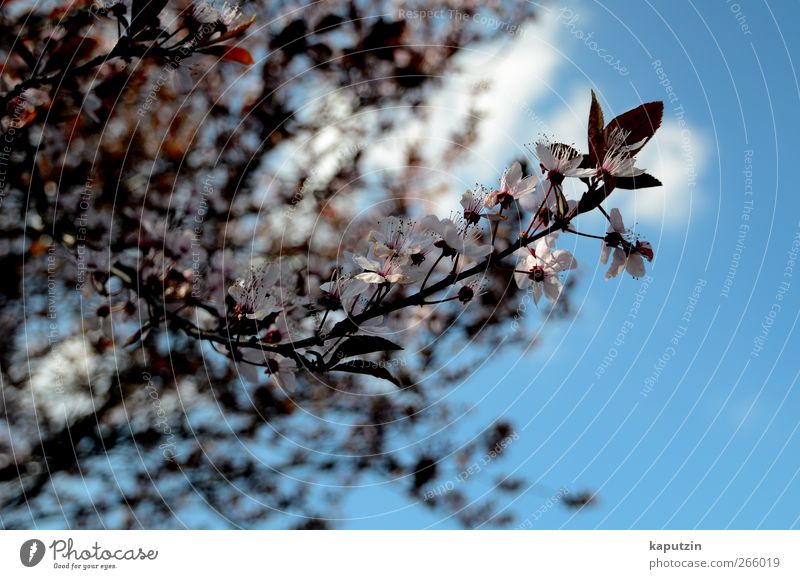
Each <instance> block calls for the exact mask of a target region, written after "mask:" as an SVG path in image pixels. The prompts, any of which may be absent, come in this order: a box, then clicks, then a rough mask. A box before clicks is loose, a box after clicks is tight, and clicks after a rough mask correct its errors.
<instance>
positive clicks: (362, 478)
mask: <svg viewBox="0 0 800 579" xmlns="http://www.w3.org/2000/svg"><path fill="white" fill-rule="evenodd" d="M404 4H405V5H404V9H405V10H406V11H408V12H407V13H406V16H405V17H401V16H400V15H399V13H398V10H397V8H396V5H395V3H392V2H383V1H380V0H368V1H353V2H347V1H341V0H328V1H325V2H312V3H308V4H307V5H303V6H300V5H295V4H293V3H289V2H275V1H271V0H270V1H255V2H246V3H243V4H242V5H241V6H232V5H230V4H228V5H217V6H209V5H203V6H202V7H198V5H195V4H193V3H192V2H186V1H182V0H169V2H167V0H151V1H149V2H147V1H145V0H132V1H131V2H122V3H114V2H107V3H98V2H97V1H95V2H91V1H86V0H84V1H73V2H64V3H49V4H48V3H35V4H34V5H33V6H32V5H31V3H30V2H24V1H22V0H17V1H12V0H5V1H2V2H0V6H2V10H0V63H2V65H1V66H2V68H0V83H2V84H1V85H0V94H2V96H0V99H2V103H3V109H2V114H3V117H2V126H1V128H0V132H2V136H0V178H2V187H1V188H0V190H1V192H2V196H1V197H0V201H1V202H2V205H0V209H1V210H0V222H2V227H0V236H1V238H0V264H2V276H0V328H2V331H0V380H2V398H0V411H1V414H0V524H2V527H4V528H25V527H32V526H66V527H70V528H97V527H109V528H142V527H143V528H175V527H191V528H197V527H211V526H213V527H223V528H225V527H242V528H260V527H279V528H280V527H297V528H327V527H336V526H337V522H336V519H343V518H346V517H347V516H348V513H347V512H346V510H345V508H344V507H343V501H344V500H345V499H346V498H347V496H348V493H350V492H353V491H354V489H357V487H358V486H359V485H364V484H386V485H388V486H389V488H391V489H393V490H394V491H395V492H397V493H400V494H401V495H402V496H404V497H406V500H408V501H409V502H417V501H418V502H419V503H420V505H421V506H420V508H425V509H434V510H435V511H437V512H439V513H440V514H441V516H442V517H447V516H452V517H454V518H455V519H456V520H457V521H458V522H459V524H460V525H462V526H464V527H468V528H469V527H475V526H477V525H481V524H484V525H488V526H491V527H503V526H513V525H515V524H518V522H519V521H518V520H516V521H515V518H514V517H515V513H513V512H510V511H506V510H503V511H502V512H501V514H499V515H498V514H497V512H498V509H497V500H498V494H500V495H502V494H504V493H505V496H506V498H505V499H504V500H506V501H508V500H510V499H509V498H508V497H510V496H513V495H514V494H515V493H521V492H524V491H526V489H528V490H529V489H530V486H529V484H528V483H527V482H525V481H522V480H521V479H518V478H517V477H511V476H506V475H502V474H501V475H498V476H499V478H498V481H500V483H501V484H498V485H497V486H496V492H495V493H490V494H487V495H485V496H483V497H479V498H476V497H472V496H470V492H469V487H468V485H456V486H455V488H453V489H446V492H432V489H433V490H435V489H437V485H442V483H443V481H451V480H455V479H456V478H457V477H458V475H459V473H461V472H463V470H464V469H465V468H467V467H468V466H469V465H470V464H473V463H475V462H476V461H479V460H481V458H482V457H484V456H485V455H486V454H487V452H490V453H495V454H498V455H499V454H501V453H502V451H503V449H504V448H505V446H506V441H507V440H509V437H511V436H512V435H513V434H514V427H513V425H511V424H509V423H507V422H505V421H501V422H498V423H497V424H495V425H494V426H492V427H491V428H489V429H487V430H486V431H484V432H476V433H473V436H471V437H469V441H468V442H464V441H463V440H459V439H458V438H457V437H456V436H454V435H452V434H451V433H449V432H448V425H450V424H451V423H452V422H453V420H455V419H457V418H458V416H459V415H460V414H461V413H462V412H463V409H462V408H459V407H458V405H457V404H454V403H452V402H450V401H448V397H447V395H448V393H450V392H451V391H452V390H453V389H454V388H455V387H457V386H458V384H459V383H461V382H462V381H463V380H465V379H466V378H468V377H469V375H470V373H471V366H470V360H471V359H474V358H478V357H482V356H485V355H486V352H491V351H492V350H493V348H496V347H497V345H498V344H499V343H500V342H501V340H502V342H503V344H504V347H508V346H509V345H510V344H513V343H516V344H518V345H519V346H520V347H529V346H530V345H531V344H530V337H529V336H527V335H525V333H524V331H523V330H520V331H517V332H510V331H509V329H508V328H509V320H511V319H512V318H513V316H514V315H515V312H516V307H517V306H516V303H515V301H514V300H506V299H500V298H501V297H503V296H504V295H505V296H512V297H513V295H514V294H515V292H516V291H517V290H516V289H515V287H514V285H513V284H510V283H509V280H510V275H511V274H509V273H503V272H500V271H498V272H494V273H493V274H492V275H493V276H496V277H497V282H498V283H496V284H493V286H492V289H490V290H489V291H488V293H486V294H484V295H482V296H480V298H479V301H480V307H475V308H470V309H467V310H465V309H464V308H463V307H461V304H458V303H455V304H449V305H448V306H447V307H438V308H430V307H426V308H419V309H418V310H415V312H413V313H412V314H408V313H405V314H401V313H400V312H398V313H397V315H398V316H400V315H405V316H408V315H412V316H414V320H415V321H416V322H418V323H416V325H415V328H416V329H415V331H414V332H413V333H411V334H409V336H408V339H407V340H406V341H405V342H404V343H403V346H404V348H405V350H403V351H402V352H400V353H399V354H398V355H397V356H394V357H391V358H389V357H388V356H384V355H383V354H381V355H375V356H373V357H372V358H371V361H372V362H373V363H374V364H376V366H377V367H385V368H388V369H389V370H390V371H391V373H392V375H393V376H395V377H396V379H397V381H398V383H399V384H400V386H399V387H397V388H395V387H387V385H386V384H385V381H381V380H377V379H375V378H373V377H371V376H365V375H359V374H356V373H331V374H330V375H329V376H327V377H326V378H325V380H321V379H320V378H319V377H318V376H314V375H313V374H310V373H307V372H302V371H299V372H297V374H296V379H297V382H298V386H297V388H296V390H295V391H294V392H291V393H287V392H282V391H280V390H279V389H276V388H274V386H273V385H272V384H271V382H270V381H269V380H268V378H267V377H266V376H265V375H264V374H263V372H258V371H256V372H253V371H252V370H253V369H252V368H244V367H242V366H243V365H242V364H238V363H236V361H232V360H231V359H230V358H231V357H234V358H235V356H231V351H230V350H229V349H226V347H225V345H224V344H219V343H214V342H211V341H207V340H198V339H196V336H192V335H191V334H190V333H188V332H187V326H186V325H182V323H181V322H180V319H181V318H179V317H177V316H176V315H175V314H176V313H177V312H181V313H183V314H188V315H189V318H190V319H195V320H196V321H197V324H198V326H202V324H203V319H204V318H203V316H204V315H205V314H207V313H208V311H209V310H213V309H214V308H224V307H225V304H226V299H227V297H226V296H227V289H228V286H229V285H230V284H231V283H232V282H233V281H234V280H235V279H236V278H237V277H240V276H241V275H242V274H243V272H245V271H246V270H247V268H248V266H249V264H250V263H251V262H252V261H253V260H255V259H262V260H275V259H278V258H281V259H284V260H289V261H294V262H296V263H298V264H300V266H299V267H298V269H297V271H299V273H298V274H297V275H296V279H294V280H293V283H294V285H293V288H292V291H293V292H294V294H295V295H296V296H297V298H298V299H303V300H306V301H309V300H311V299H312V294H313V293H314V292H315V291H316V289H317V288H318V287H319V285H320V284H321V283H324V282H325V281H327V280H329V279H330V277H331V275H332V274H333V272H334V271H335V267H336V264H337V263H340V262H341V261H342V259H343V257H342V247H346V246H347V245H348V243H350V242H353V241H355V240H359V239H362V240H363V239H365V238H366V235H367V233H368V232H369V229H370V228H371V227H374V226H375V223H376V222H377V221H378V220H379V219H380V217H381V216H385V215H393V216H398V217H415V216H417V215H418V213H419V211H420V202H419V200H420V199H422V200H424V199H426V198H429V199H434V198H436V197H437V196H441V195H442V194H443V192H442V190H441V182H440V181H439V180H437V179H436V177H435V176H436V174H437V173H439V172H446V171H447V168H448V167H449V166H451V165H452V163H454V162H456V161H457V159H458V158H459V155H461V154H462V152H463V150H464V149H465V148H467V147H469V145H470V143H472V142H473V141H474V140H475V139H476V138H478V135H479V134H480V130H481V129H482V126H481V123H480V111H478V110H475V111H469V112H470V114H469V115H466V117H465V118H468V119H470V120H469V121H468V122H467V123H466V126H464V127H461V128H460V129H459V130H458V131H457V132H455V133H454V134H450V135H439V137H442V138H443V139H447V140H448V142H449V144H448V146H447V147H446V148H445V150H444V151H443V152H442V154H441V157H440V158H422V157H421V156H420V155H421V153H420V149H419V148H418V147H415V146H408V147H407V149H406V150H405V151H404V156H405V159H406V161H405V163H404V166H402V167H400V168H394V170H392V171H385V172H380V173H379V174H375V173H374V172H369V171H368V170H367V168H366V167H365V157H366V153H367V152H368V151H369V149H370V147H371V143H375V142H376V141H379V140H381V139H386V138H387V136H390V135H392V134H393V133H394V132H395V131H396V130H397V129H398V128H400V127H402V124H403V123H405V122H407V121H408V119H409V118H415V119H424V118H426V116H427V115H429V114H431V113H430V111H429V110H428V109H427V108H426V104H427V103H428V102H429V100H430V98H431V95H433V94H435V92H436V90H437V88H438V87H439V86H440V85H441V83H442V80H443V78H445V77H446V75H448V74H451V73H452V72H453V71H454V67H455V66H456V62H457V59H456V58H455V57H456V56H457V55H458V54H459V53H460V52H461V51H462V50H463V49H464V48H465V47H469V46H472V45H478V44H480V43H484V42H489V41H492V40H493V39H495V38H496V37H498V36H499V35H501V34H506V32H504V31H503V30H502V29H498V28H491V27H485V26H484V27H481V26H469V25H466V24H465V21H464V20H463V19H455V18H446V17H445V18H427V17H416V18H413V19H412V18H409V17H408V16H407V14H408V13H412V11H414V10H422V11H424V10H432V9H434V8H435V9H437V10H444V11H447V10H454V11H459V13H461V14H468V15H469V14H475V13H476V11H478V10H480V11H481V12H482V13H484V14H490V15H491V16H492V17H493V18H496V19H497V21H499V22H513V23H515V24H516V25H521V24H524V23H525V22H526V21H528V20H529V19H531V18H533V17H534V16H535V14H534V12H533V10H532V4H531V3H528V2H524V1H522V2H499V1H498V2H481V3H479V2H469V1H467V2H464V1H461V0H448V1H446V2H440V3H437V4H436V5H435V6H434V5H433V4H431V3H428V2H413V1H412V2H405V3H404ZM239 9H240V13H239ZM214 10H216V12H214ZM477 90H479V88H476V91H477ZM508 161H511V159H504V160H498V163H504V162H508ZM446 193H448V194H451V195H452V194H456V193H455V192H452V191H450V192H446ZM566 304H568V302H567V301H565V302H564V304H563V305H560V306H559V307H560V308H562V309H566V308H568V306H567V305H566ZM450 306H452V307H450ZM184 319H185V318H184ZM445 330H446V335H444V334H445ZM467 345H469V348H468V349H467V348H466V346H467ZM454 357H459V360H460V361H459V363H458V364H453V363H452V359H453V358H454ZM256 370H258V369H256ZM426 493H427V494H426ZM570 497H571V500H572V502H574V503H576V505H573V506H580V505H581V504H584V503H585V502H588V499H587V500H576V499H575V497H574V496H573V495H570ZM565 502H566V501H565Z"/></svg>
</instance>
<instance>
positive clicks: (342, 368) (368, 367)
mask: <svg viewBox="0 0 800 579" xmlns="http://www.w3.org/2000/svg"><path fill="white" fill-rule="evenodd" d="M334 371H336V372H349V373H350V374H367V375H369V376H374V377H375V378H380V379H382V380H388V381H389V382H391V383H392V384H394V385H395V386H398V387H399V386H401V384H400V380H398V379H397V378H395V377H394V376H392V374H391V373H390V372H389V371H388V370H387V369H386V368H384V367H383V366H379V365H378V364H376V363H375V362H370V361H369V360H350V361H349V362H343V363H341V364H337V365H336V366H334V367H333V368H331V372H334Z"/></svg>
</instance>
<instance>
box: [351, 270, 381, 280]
mask: <svg viewBox="0 0 800 579" xmlns="http://www.w3.org/2000/svg"><path fill="white" fill-rule="evenodd" d="M356 279H360V280H361V281H363V282H366V283H384V282H385V281H386V278H384V277H383V276H382V275H381V274H379V273H375V272H374V271H365V272H364V273H360V274H358V275H357V276H356Z"/></svg>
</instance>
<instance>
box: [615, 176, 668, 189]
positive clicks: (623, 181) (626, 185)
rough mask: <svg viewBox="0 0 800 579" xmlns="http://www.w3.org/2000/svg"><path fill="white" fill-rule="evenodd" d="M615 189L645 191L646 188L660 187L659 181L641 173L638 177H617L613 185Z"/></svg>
mask: <svg viewBox="0 0 800 579" xmlns="http://www.w3.org/2000/svg"><path fill="white" fill-rule="evenodd" d="M615 185H616V187H617V189H646V188H647V187H661V181H659V180H658V179H656V178H655V177H653V176H652V175H649V174H647V173H642V174H641V175H639V176H638V177H617V180H616V183H615Z"/></svg>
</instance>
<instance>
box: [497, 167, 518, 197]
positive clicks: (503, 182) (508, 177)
mask: <svg viewBox="0 0 800 579" xmlns="http://www.w3.org/2000/svg"><path fill="white" fill-rule="evenodd" d="M520 179H522V166H521V165H520V164H519V161H514V162H513V163H511V165H509V167H508V169H506V170H505V172H504V173H503V176H502V177H501V178H500V190H501V191H503V192H505V193H508V192H510V191H511V190H512V189H514V188H515V187H516V186H517V183H519V181H520Z"/></svg>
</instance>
